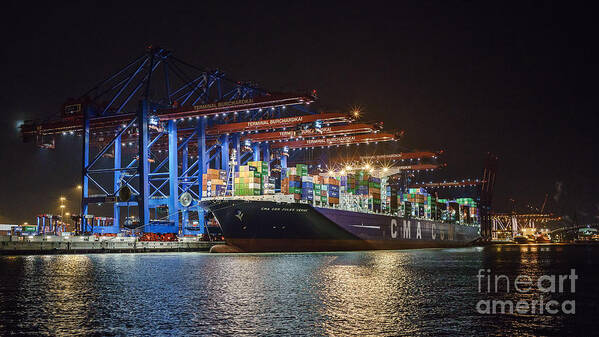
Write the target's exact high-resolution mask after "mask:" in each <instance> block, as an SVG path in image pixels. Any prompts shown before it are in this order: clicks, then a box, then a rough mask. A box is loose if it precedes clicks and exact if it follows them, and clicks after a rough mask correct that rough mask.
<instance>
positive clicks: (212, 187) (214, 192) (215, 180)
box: [202, 169, 227, 197]
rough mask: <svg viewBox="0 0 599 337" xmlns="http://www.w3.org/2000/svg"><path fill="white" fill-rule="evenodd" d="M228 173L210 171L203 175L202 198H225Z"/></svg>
mask: <svg viewBox="0 0 599 337" xmlns="http://www.w3.org/2000/svg"><path fill="white" fill-rule="evenodd" d="M226 181H227V172H225V171H223V170H216V169H208V171H207V172H206V174H203V175H202V197H220V196H224V195H225V192H226V190H227V184H226Z"/></svg>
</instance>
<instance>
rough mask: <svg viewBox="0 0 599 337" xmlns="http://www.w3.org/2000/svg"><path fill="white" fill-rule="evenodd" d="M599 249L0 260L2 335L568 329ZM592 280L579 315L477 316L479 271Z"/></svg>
mask: <svg viewBox="0 0 599 337" xmlns="http://www.w3.org/2000/svg"><path fill="white" fill-rule="evenodd" d="M598 252H599V247H589V246H576V247H570V246H549V245H539V246H517V245H513V246H492V247H485V248H479V247H475V248H465V249H430V250H409V251H377V252H344V253H312V254H247V255H210V254H202V253H178V254H167V253H161V254H114V255H113V254H106V255H57V256H24V257H0V271H1V273H0V299H1V300H2V302H0V335H8V334H11V333H12V334H27V333H29V334H33V335H48V336H54V335H72V334H75V335H101V336H107V335H136V336H144V335H145V336H160V335H184V336H190V335H235V336H240V335H248V336H255V335H265V336H272V335H310V336H313V335H332V336H349V335H355V336H364V335H420V334H449V335H472V334H487V335H499V334H515V335H532V334H545V335H563V334H573V333H576V332H582V331H587V332H588V331H593V330H589V329H590V328H591V324H592V322H593V318H592V317H595V315H596V314H597V310H596V309H595V305H594V303H595V302H596V301H597V300H598V299H599V298H598V294H597V291H596V288H595V284H596V282H597V281H599V277H598V271H599V268H597V267H598V266H597V264H598V262H597V261H596V259H595V256H597V253H598ZM570 268H576V270H577V273H578V275H579V277H580V279H579V283H577V292H576V294H575V295H572V296H575V297H576V301H577V314H576V315H575V316H574V317H572V316H563V315H562V316H560V315H520V314H513V315H496V316H486V315H480V314H477V313H476V311H475V306H476V303H477V301H478V300H480V299H486V298H499V299H513V300H518V299H532V298H535V296H537V297H538V295H539V293H538V291H533V292H532V293H529V294H518V293H513V292H510V293H506V292H505V289H504V288H502V289H501V291H500V292H499V293H498V294H484V293H483V294H480V293H478V282H477V278H476V275H477V272H478V270H479V269H491V270H492V271H493V273H494V274H505V275H508V276H509V277H510V278H511V279H512V280H513V278H515V276H517V275H518V274H526V275H530V276H531V277H533V278H536V277H539V276H540V275H543V274H559V273H568V272H569V270H570Z"/></svg>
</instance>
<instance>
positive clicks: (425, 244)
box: [201, 199, 479, 252]
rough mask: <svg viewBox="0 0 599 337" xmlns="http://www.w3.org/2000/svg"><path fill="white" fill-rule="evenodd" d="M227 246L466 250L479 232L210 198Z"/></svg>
mask: <svg viewBox="0 0 599 337" xmlns="http://www.w3.org/2000/svg"><path fill="white" fill-rule="evenodd" d="M201 205H202V207H204V208H205V209H206V210H207V211H210V212H212V213H213V214H214V216H215V218H216V219H217V220H218V222H219V223H220V225H221V228H222V231H223V235H224V237H225V240H226V242H227V244H229V245H231V246H233V247H235V248H236V250H238V251H243V252H306V251H347V250H376V249H410V248H437V247H463V246H467V245H469V244H471V243H472V242H473V241H475V240H477V239H478V238H479V228H478V227H474V226H464V225H458V224H446V223H440V222H435V221H430V220H419V219H404V218H400V217H393V216H389V215H382V214H371V213H361V212H352V211H345V210H339V209H332V208H320V207H313V206H312V205H309V204H304V203H283V202H281V203H279V202H274V201H247V200H241V199H239V200H238V199H222V200H206V201H202V202H201Z"/></svg>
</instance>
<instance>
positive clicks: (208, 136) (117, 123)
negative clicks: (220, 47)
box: [21, 46, 399, 235]
mask: <svg viewBox="0 0 599 337" xmlns="http://www.w3.org/2000/svg"><path fill="white" fill-rule="evenodd" d="M316 100H317V95H316V91H311V92H309V93H280V92H274V91H270V90H267V89H264V88H261V87H259V86H258V85H257V84H255V83H254V82H250V81H237V80H233V79H231V78H230V77H228V76H227V75H226V74H225V73H224V72H222V71H221V70H210V69H205V68H203V67H198V66H196V65H193V64H191V63H188V62H186V61H184V60H181V59H179V58H178V57H177V56H176V55H175V54H174V53H173V52H171V51H170V50H167V49H164V48H161V47H155V46H149V47H148V48H147V49H146V50H145V52H144V53H143V54H142V55H140V56H139V57H137V58H135V59H134V60H133V61H131V62H129V63H128V64H126V65H125V66H124V67H123V68H121V69H119V70H118V71H116V72H114V73H113V74H111V75H110V76H109V77H107V78H106V79H104V80H102V81H100V82H98V83H97V84H96V85H94V86H93V87H92V88H91V89H90V90H88V91H87V92H85V93H84V94H83V95H81V96H79V97H78V98H76V99H70V100H68V101H67V102H66V103H65V104H64V106H63V109H62V112H61V115H60V116H58V118H54V119H48V120H29V121H25V122H24V124H23V125H22V126H21V133H22V137H23V140H24V141H25V142H34V143H35V144H36V145H37V146H39V147H40V148H42V149H53V148H55V147H56V138H57V137H71V136H75V137H77V136H79V138H80V139H81V144H82V157H81V186H82V189H81V194H82V195H81V196H82V199H81V200H82V202H81V215H80V220H81V222H80V223H81V231H82V232H95V231H96V229H97V228H98V227H99V226H95V227H93V226H91V224H90V220H89V219H91V218H92V217H91V216H90V215H89V214H88V213H89V206H90V205H92V204H98V205H111V206H112V208H113V209H112V214H113V222H112V225H110V227H109V228H103V229H102V231H103V233H117V232H119V230H120V228H121V227H123V226H122V224H121V220H122V218H123V217H122V216H121V209H122V208H123V207H127V208H129V207H136V208H137V214H138V218H139V219H138V222H135V223H134V224H131V221H128V220H126V221H125V224H124V225H125V226H128V227H129V228H137V229H139V230H142V231H144V232H152V233H178V234H183V235H193V234H200V233H201V234H203V233H204V232H205V225H204V219H205V216H204V210H203V209H202V208H201V207H200V204H199V200H201V199H202V175H203V174H206V172H207V170H208V168H217V169H222V170H226V171H229V167H230V165H233V166H234V167H233V170H235V171H237V170H238V168H239V166H240V165H243V164H245V163H247V162H248V161H249V160H254V161H259V160H262V161H266V162H268V163H271V164H273V163H274V162H277V163H278V164H277V165H280V167H281V174H283V175H284V174H285V169H286V167H287V160H288V158H292V157H293V156H294V154H295V153H298V152H301V151H296V150H299V149H301V148H307V147H311V148H312V147H314V148H323V147H331V146H333V145H335V146H337V145H344V146H349V145H352V144H360V143H365V142H366V143H371V142H376V143H378V142H389V141H397V140H398V138H399V137H398V135H397V134H396V133H385V132H383V131H382V130H381V127H380V125H377V124H368V123H354V117H355V116H353V115H352V114H351V113H343V112H324V113H317V112H315V111H314V109H312V106H311V105H310V104H312V103H313V102H315V101H316ZM290 149H291V150H290ZM294 149H295V150H294ZM232 158H234V161H231V159H232ZM182 195H185V196H186V197H188V196H189V195H191V196H192V199H193V200H192V201H191V202H189V200H188V199H187V200H186V202H185V203H183V202H180V200H179V199H180V196H182ZM164 208H167V209H168V214H167V216H166V217H164V218H162V217H160V216H158V214H159V212H158V210H159V209H164ZM194 212H195V213H197V218H198V224H197V226H196V225H192V222H191V221H190V213H194ZM127 219H129V218H127Z"/></svg>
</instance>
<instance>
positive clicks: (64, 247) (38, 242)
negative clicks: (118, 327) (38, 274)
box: [0, 236, 224, 255]
mask: <svg viewBox="0 0 599 337" xmlns="http://www.w3.org/2000/svg"><path fill="white" fill-rule="evenodd" d="M217 244H224V242H222V241H202V240H198V239H197V238H181V239H179V241H171V242H162V241H139V240H138V238H137V237H96V236H72V237H61V236H30V237H28V236H0V255H35V254H89V253H151V252H196V251H209V250H210V248H211V247H212V246H214V245H217Z"/></svg>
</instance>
